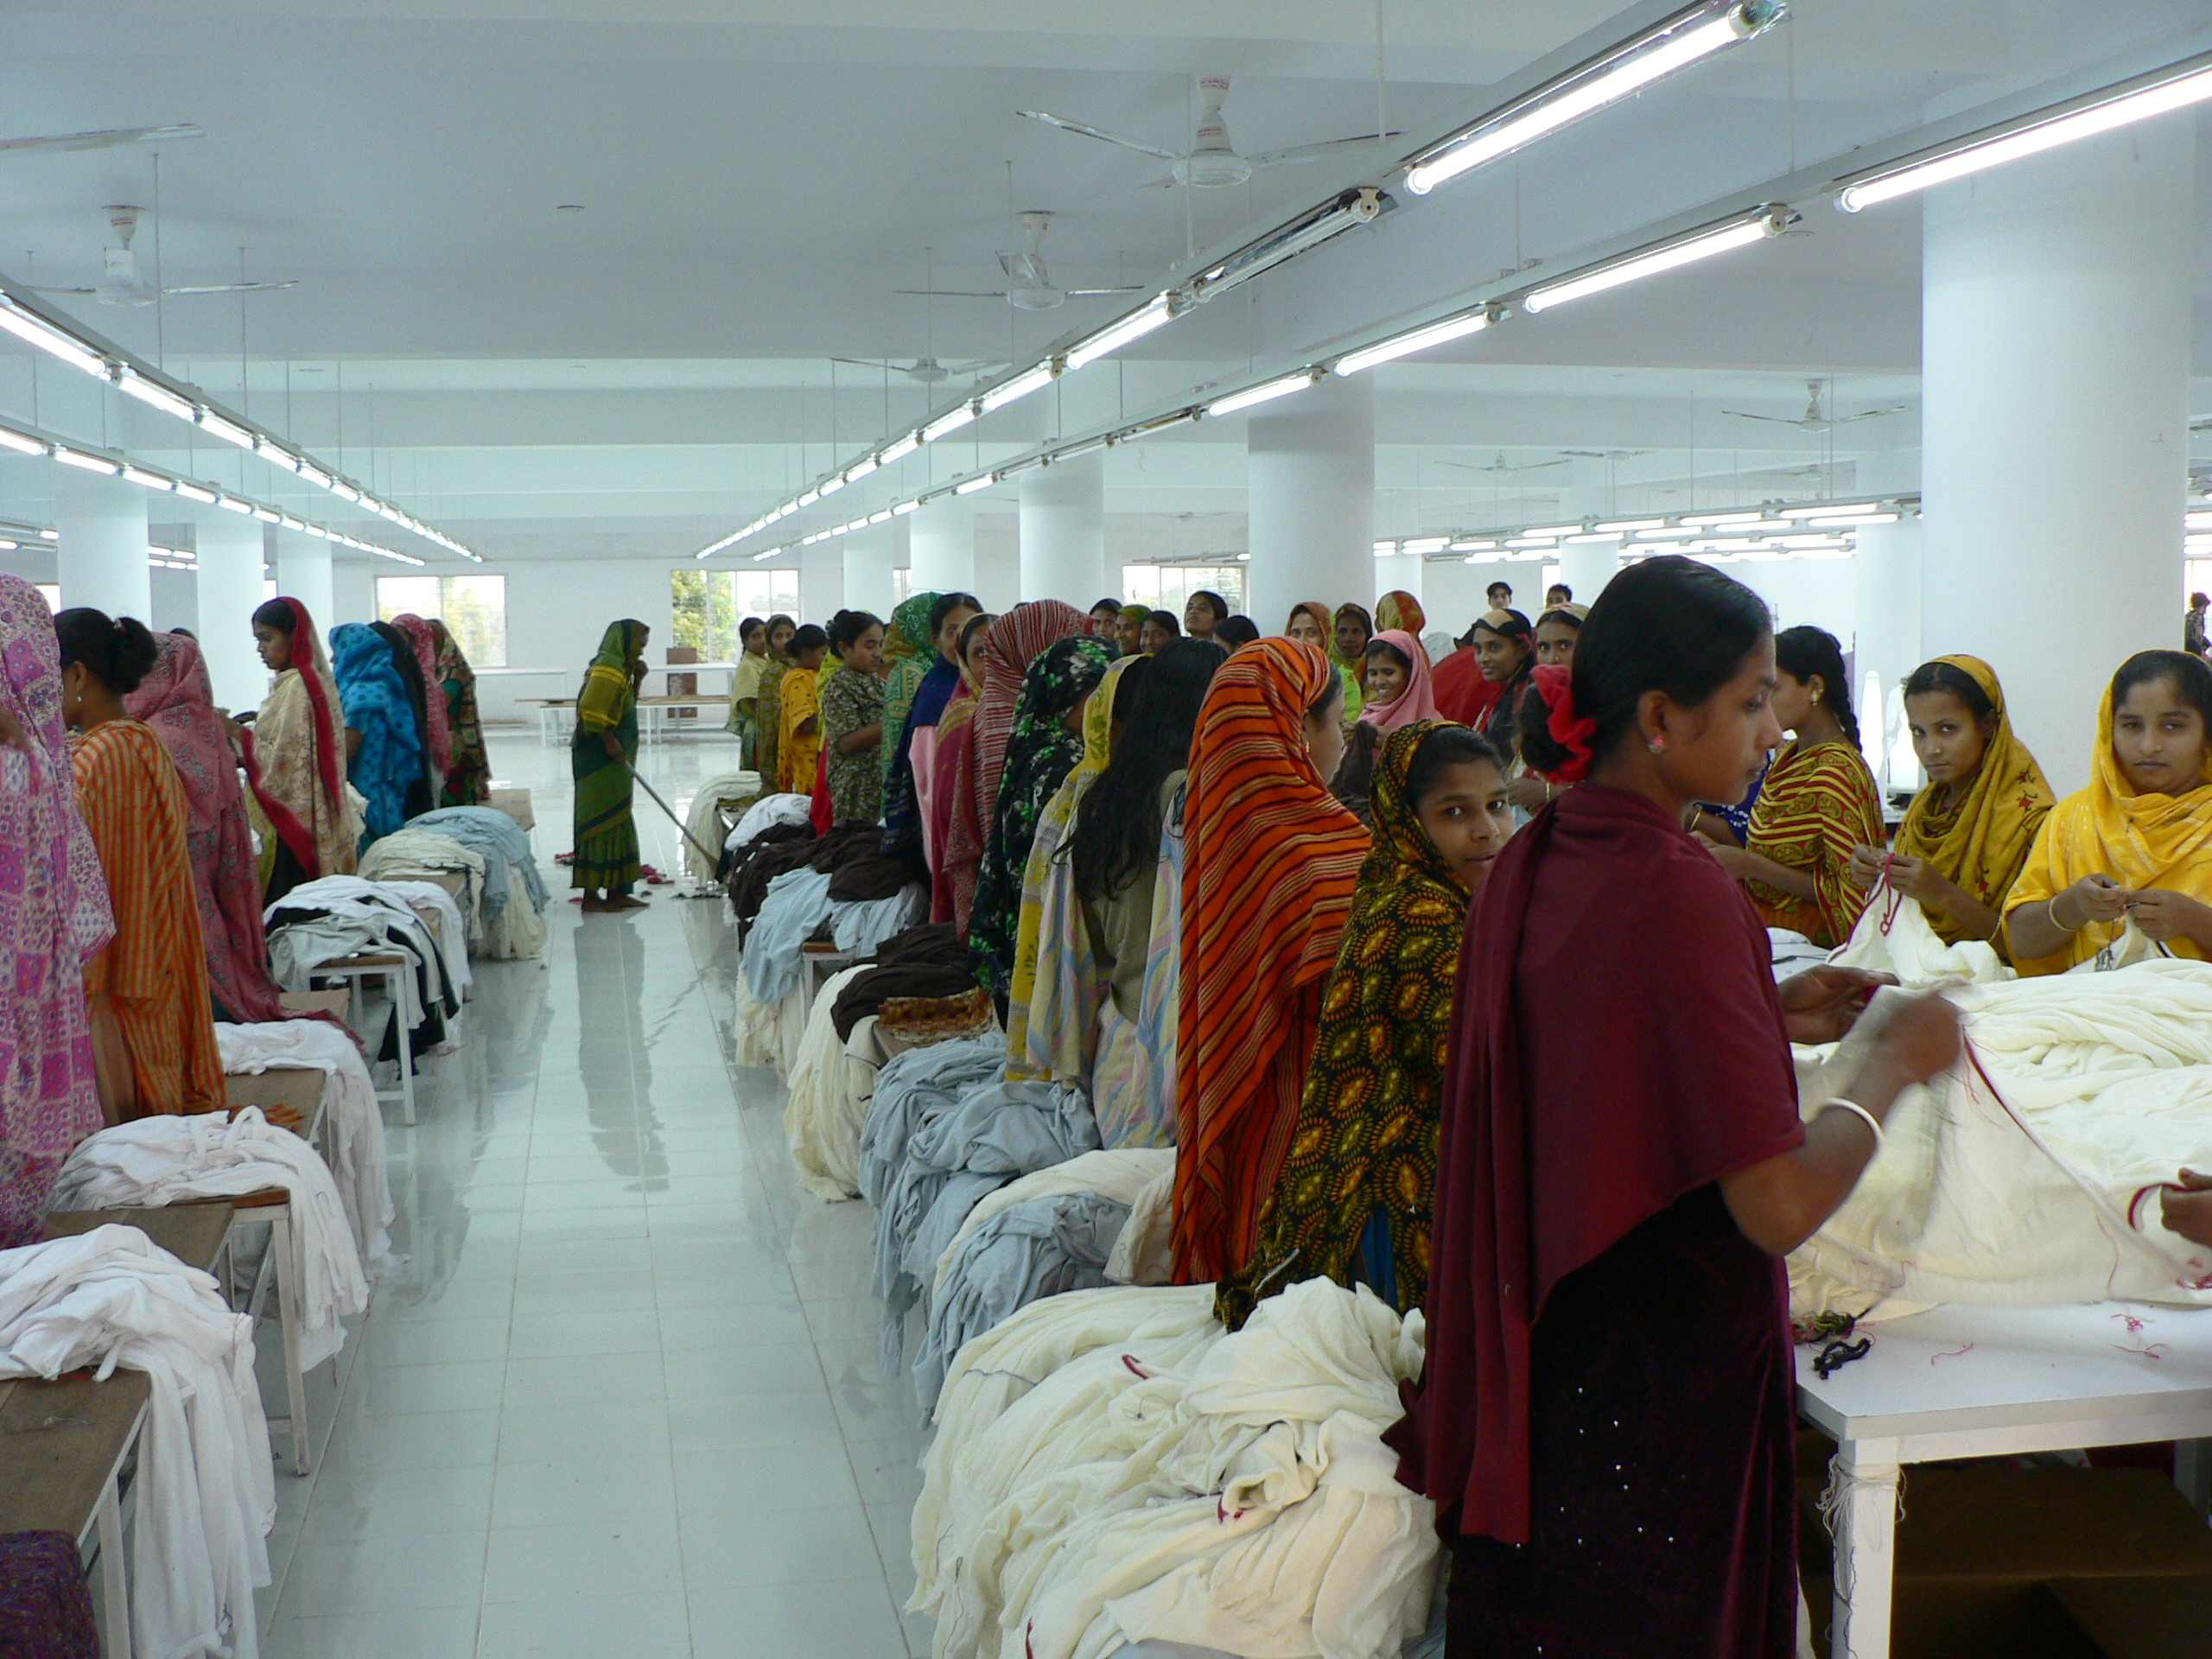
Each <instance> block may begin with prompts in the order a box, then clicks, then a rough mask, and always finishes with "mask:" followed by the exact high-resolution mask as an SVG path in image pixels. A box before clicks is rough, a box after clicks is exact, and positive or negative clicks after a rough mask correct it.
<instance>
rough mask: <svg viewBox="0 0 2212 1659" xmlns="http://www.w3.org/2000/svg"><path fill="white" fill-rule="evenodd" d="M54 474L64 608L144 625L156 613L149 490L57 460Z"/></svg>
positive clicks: (56, 563)
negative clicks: (148, 551)
mask: <svg viewBox="0 0 2212 1659" xmlns="http://www.w3.org/2000/svg"><path fill="white" fill-rule="evenodd" d="M53 472H54V528H55V529H56V530H58V531H60V532H61V539H60V541H59V542H58V543H55V546H54V567H55V569H56V571H57V572H58V575H59V580H60V583H61V607H62V608H63V609H64V610H67V609H70V608H72V607H75V606H79V605H89V606H90V607H92V609H94V610H96V611H105V612H106V613H108V614H109V615H110V616H135V617H137V619H138V620H140V621H141V622H143V621H146V620H148V619H149V618H150V617H151V616H152V615H153V613H154V584H153V581H152V578H151V576H150V575H149V566H148V565H147V563H146V492H145V491H143V490H142V489H140V488H139V487H138V486H137V485H136V484H126V483H124V481H123V480H121V479H119V478H103V477H101V476H100V475H99V474H97V473H87V472H83V471H80V470H79V469H78V468H76V467H64V466H62V465H60V463H59V462H56V463H55V464H54V468H53ZM256 528H258V526H256Z"/></svg>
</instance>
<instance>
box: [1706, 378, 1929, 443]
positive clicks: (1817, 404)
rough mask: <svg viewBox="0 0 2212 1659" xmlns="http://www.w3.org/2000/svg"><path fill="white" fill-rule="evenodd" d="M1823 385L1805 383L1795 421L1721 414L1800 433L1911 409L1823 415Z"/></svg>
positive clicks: (1737, 412) (1743, 412) (1782, 417)
mask: <svg viewBox="0 0 2212 1659" xmlns="http://www.w3.org/2000/svg"><path fill="white" fill-rule="evenodd" d="M1821 385H1822V383H1821V381H1818V380H1808V381H1807V382H1806V383H1805V393H1806V402H1805V412H1804V413H1803V414H1802V415H1801V416H1797V417H1796V419H1794V420H1793V419H1791V418H1790V417H1789V416H1787V415H1754V414H1752V413H1751V411H1750V410H1743V409H1724V410H1721V411H1720V412H1721V413H1722V414H1723V415H1733V416H1735V417H1736V418H1737V419H1738V420H1739V421H1771V422H1772V423H1774V424H1776V425H1777V426H1794V427H1796V429H1798V430H1799V431H1800V432H1826V431H1827V430H1828V429H1830V428H1832V427H1838V426H1849V425H1850V424H1851V423H1853V422H1854V421H1873V420H1879V419H1880V418H1881V417H1882V416H1885V415H1898V414H1902V413H1904V410H1906V409H1908V408H1909V407H1910V405H1909V404H1891V405H1890V406H1889V407H1888V408H1886V409H1862V410H1859V412H1858V413H1857V414H1856V415H1835V416H1828V415H1823V414H1821Z"/></svg>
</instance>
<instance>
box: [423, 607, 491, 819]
mask: <svg viewBox="0 0 2212 1659" xmlns="http://www.w3.org/2000/svg"><path fill="white" fill-rule="evenodd" d="M430 637H431V638H432V639H435V640H436V641H437V644H438V654H437V666H436V671H435V683H436V685H437V688H438V690H441V691H442V690H444V688H445V687H447V686H448V685H457V686H459V687H460V688H461V690H459V691H458V692H457V693H454V705H453V707H452V708H451V709H448V710H447V724H448V728H450V730H451V731H452V734H453V764H452V765H451V766H448V768H447V769H446V789H445V794H446V802H447V804H448V805H451V806H480V805H482V804H484V803H485V802H486V801H488V800H489V799H490V798H491V796H492V757H491V755H490V753H488V752H487V751H486V748H485V747H484V725H483V721H481V720H480V718H479V717H478V715H477V712H476V671H475V670H474V669H473V668H471V667H470V666H469V665H468V658H466V657H464V656H462V655H461V642H460V641H459V640H457V639H454V637H453V635H452V633H451V632H449V631H448V629H447V627H446V625H445V624H444V623H443V622H441V621H439V620H436V619H435V618H433V619H432V620H431V622H430Z"/></svg>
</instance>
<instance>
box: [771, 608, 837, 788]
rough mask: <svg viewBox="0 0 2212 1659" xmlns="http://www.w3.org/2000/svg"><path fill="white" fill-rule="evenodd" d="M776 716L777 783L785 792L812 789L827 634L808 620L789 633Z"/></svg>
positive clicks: (819, 752)
mask: <svg viewBox="0 0 2212 1659" xmlns="http://www.w3.org/2000/svg"><path fill="white" fill-rule="evenodd" d="M788 654H789V656H790V658H791V667H790V668H789V669H787V670H785V673H784V677H783V681H782V690H781V692H780V694H779V699H778V703H777V709H776V718H777V723H778V726H779V728H780V729H779V736H778V741H777V744H776V787H777V789H779V791H782V792H783V793H785V794H786V795H811V794H812V793H813V792H814V772H815V763H816V762H817V761H818V760H821V758H822V718H821V715H822V694H821V681H820V679H819V675H820V673H821V671H822V659H823V658H825V657H827V656H828V655H829V635H828V634H826V633H824V632H823V631H822V630H821V629H820V628H818V627H817V626H815V625H814V624H813V623H811V622H810V623H808V624H807V625H806V626H804V627H803V628H801V629H800V630H799V631H798V632H797V633H794V634H793V635H791V645H790V647H789V651H788Z"/></svg>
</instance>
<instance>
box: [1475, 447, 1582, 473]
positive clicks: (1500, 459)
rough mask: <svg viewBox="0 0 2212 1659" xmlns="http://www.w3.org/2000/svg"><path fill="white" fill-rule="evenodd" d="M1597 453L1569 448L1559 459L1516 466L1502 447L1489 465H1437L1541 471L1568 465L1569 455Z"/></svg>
mask: <svg viewBox="0 0 2212 1659" xmlns="http://www.w3.org/2000/svg"><path fill="white" fill-rule="evenodd" d="M1577 454H1582V455H1595V454H1598V452H1597V451H1596V450H1594V449H1569V450H1567V451H1565V452H1564V453H1562V454H1560V458H1559V459H1558V460H1557V461H1530V462H1529V464H1528V465H1526V466H1525V467H1516V466H1514V465H1513V464H1512V463H1511V462H1510V461H1507V460H1506V458H1505V451H1504V450H1503V449H1501V450H1499V451H1498V452H1497V460H1495V461H1491V463H1490V465H1488V466H1487V467H1478V466H1477V465H1475V464H1474V463H1473V462H1472V461H1439V462H1437V465H1438V466H1440V467H1458V468H1459V470H1460V471H1461V472H1463V473H1540V472H1541V471H1543V470H1544V468H1546V467H1564V466H1566V465H1567V460H1568V457H1569V456H1573V455H1577Z"/></svg>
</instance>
